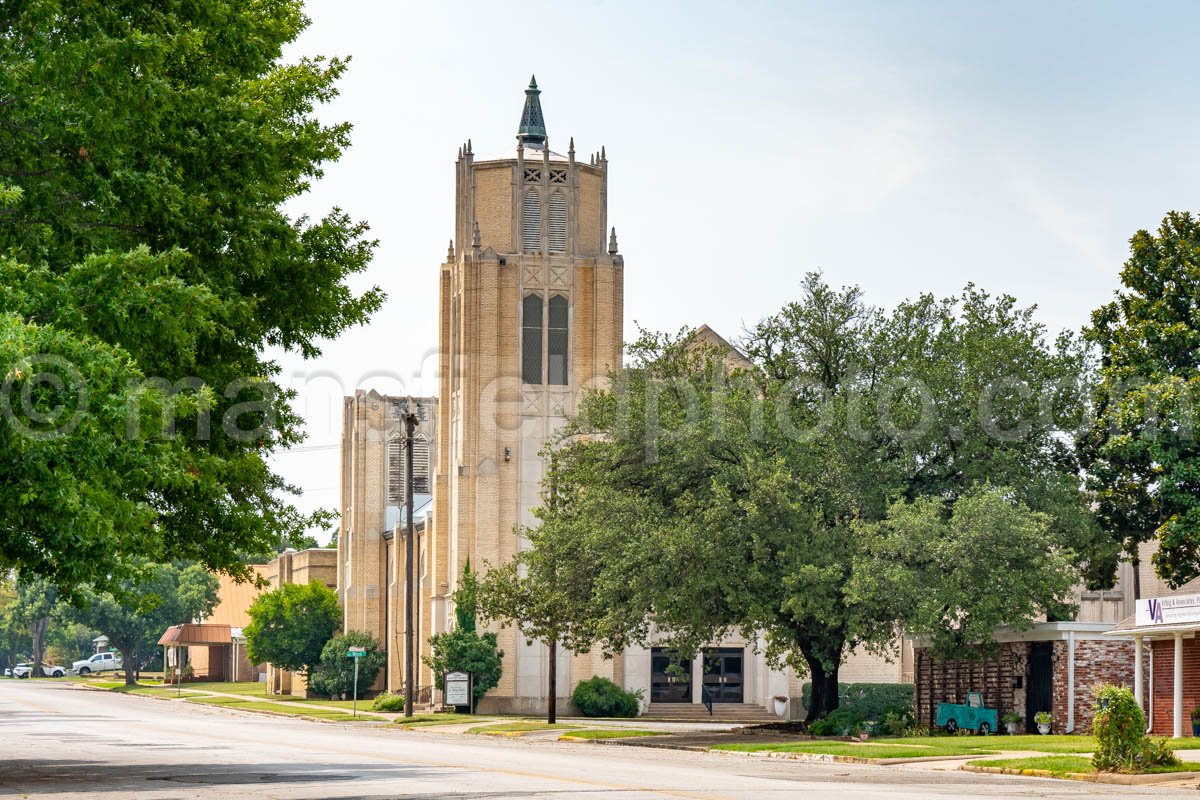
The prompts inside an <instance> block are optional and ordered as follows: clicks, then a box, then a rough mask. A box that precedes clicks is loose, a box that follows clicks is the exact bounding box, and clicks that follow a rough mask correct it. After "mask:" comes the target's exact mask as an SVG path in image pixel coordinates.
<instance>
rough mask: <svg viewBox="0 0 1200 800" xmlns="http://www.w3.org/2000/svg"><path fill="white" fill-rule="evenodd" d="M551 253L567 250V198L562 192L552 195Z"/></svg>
mask: <svg viewBox="0 0 1200 800" xmlns="http://www.w3.org/2000/svg"><path fill="white" fill-rule="evenodd" d="M549 205H550V252H551V253H564V252H566V250H567V198H566V195H564V194H563V193H562V192H554V193H553V194H551V195H550V203H549Z"/></svg>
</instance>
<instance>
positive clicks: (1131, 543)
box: [1082, 212, 1200, 586]
mask: <svg viewBox="0 0 1200 800" xmlns="http://www.w3.org/2000/svg"><path fill="white" fill-rule="evenodd" d="M1121 284H1122V286H1123V287H1124V288H1123V289H1121V290H1120V291H1118V292H1117V296H1116V299H1115V300H1113V301H1112V302H1110V303H1107V304H1105V305H1103V306H1101V307H1100V308H1098V309H1097V310H1096V311H1095V312H1094V313H1093V314H1092V327H1091V329H1090V330H1089V338H1090V339H1091V340H1092V341H1093V342H1094V343H1095V345H1096V347H1097V349H1098V351H1099V359H1100V364H1099V372H1100V378H1101V382H1100V385H1099V388H1098V391H1097V401H1098V402H1097V411H1096V419H1095V425H1094V426H1093V428H1092V430H1091V431H1090V433H1089V435H1088V436H1087V437H1085V439H1084V442H1083V448H1082V449H1083V452H1084V457H1085V461H1086V466H1087V470H1088V476H1089V484H1090V487H1091V489H1092V490H1093V491H1094V496H1095V498H1096V504H1097V508H1098V513H1099V515H1100V518H1101V519H1102V520H1103V522H1104V525H1105V528H1106V529H1107V531H1108V532H1109V533H1110V534H1111V536H1112V538H1113V541H1114V542H1115V543H1116V545H1118V546H1119V547H1120V548H1121V549H1122V550H1123V551H1124V552H1126V553H1127V554H1128V555H1129V557H1130V558H1131V559H1132V560H1134V561H1135V563H1136V561H1137V560H1138V545H1139V544H1141V543H1143V542H1147V541H1151V540H1154V539H1157V541H1158V549H1157V551H1156V553H1155V555H1154V566H1155V569H1156V570H1157V572H1158V574H1159V575H1160V576H1162V577H1163V578H1164V579H1166V581H1167V582H1168V583H1169V584H1170V585H1172V586H1180V585H1182V584H1183V583H1185V582H1187V581H1188V580H1191V579H1192V578H1194V577H1196V575H1198V574H1200V492H1197V487H1198V483H1197V478H1196V475H1197V471H1198V470H1200V443H1198V442H1197V439H1196V423H1195V410H1194V405H1195V398H1196V397H1197V392H1198V391H1200V220H1197V219H1196V218H1194V217H1193V216H1192V215H1191V214H1189V213H1187V212H1171V213H1170V214H1168V215H1167V216H1166V218H1164V219H1163V221H1162V225H1161V226H1160V227H1159V229H1158V231H1157V232H1156V233H1150V232H1148V231H1144V230H1143V231H1138V232H1137V233H1136V234H1135V235H1134V237H1133V238H1132V240H1131V241H1130V254H1129V260H1128V261H1126V262H1125V267H1124V269H1123V270H1122V271H1121ZM1135 574H1136V573H1135Z"/></svg>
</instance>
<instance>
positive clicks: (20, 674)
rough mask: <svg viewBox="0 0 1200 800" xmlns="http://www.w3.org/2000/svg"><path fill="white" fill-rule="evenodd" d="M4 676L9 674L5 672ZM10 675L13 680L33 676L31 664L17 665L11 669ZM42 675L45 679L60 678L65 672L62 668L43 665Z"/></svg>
mask: <svg viewBox="0 0 1200 800" xmlns="http://www.w3.org/2000/svg"><path fill="white" fill-rule="evenodd" d="M5 674H6V675H7V674H9V671H8V670H5ZM11 674H12V676H13V677H14V678H28V677H29V676H30V675H32V674H33V664H17V665H16V666H15V667H13V669H12V673H11ZM42 674H43V675H45V676H46V677H47V678H61V677H62V676H64V675H66V674H67V670H66V668H64V667H59V666H55V665H52V664H43V665H42Z"/></svg>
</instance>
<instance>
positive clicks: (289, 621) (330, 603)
mask: <svg viewBox="0 0 1200 800" xmlns="http://www.w3.org/2000/svg"><path fill="white" fill-rule="evenodd" d="M249 614H250V624H249V625H247V626H246V628H245V630H244V633H245V636H246V652H247V655H249V656H250V660H251V661H253V662H255V663H261V662H264V661H265V662H268V663H270V664H274V665H275V666H276V667H279V668H280V669H286V670H290V671H292V672H300V673H303V674H304V675H306V676H307V675H309V674H311V673H312V671H313V670H314V669H316V667H317V664H319V663H320V661H321V652H322V651H323V649H324V648H325V645H326V643H327V642H329V640H330V639H331V638H332V637H333V635H334V634H335V633H336V632H337V630H338V628H340V627H341V624H342V609H341V607H340V606H339V605H338V600H337V593H336V592H334V591H333V590H332V589H330V588H329V587H328V586H326V585H325V584H323V583H321V582H320V581H318V580H312V581H310V582H309V583H305V584H299V583H285V584H284V585H283V586H280V587H279V588H278V589H274V590H272V591H269V592H263V593H262V594H260V595H259V596H258V597H256V598H255V599H254V602H253V603H251V605H250V609H249Z"/></svg>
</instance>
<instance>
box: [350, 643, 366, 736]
mask: <svg viewBox="0 0 1200 800" xmlns="http://www.w3.org/2000/svg"><path fill="white" fill-rule="evenodd" d="M366 654H367V648H365V647H351V648H350V649H349V650H347V651H346V657H347V658H353V659H354V718H355V719H358V660H359V659H360V658H362V657H363V656H365V655H366Z"/></svg>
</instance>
